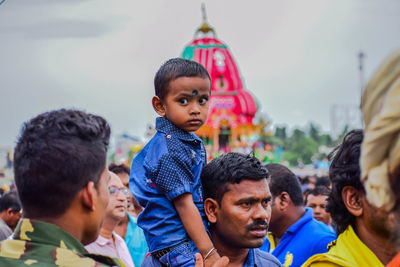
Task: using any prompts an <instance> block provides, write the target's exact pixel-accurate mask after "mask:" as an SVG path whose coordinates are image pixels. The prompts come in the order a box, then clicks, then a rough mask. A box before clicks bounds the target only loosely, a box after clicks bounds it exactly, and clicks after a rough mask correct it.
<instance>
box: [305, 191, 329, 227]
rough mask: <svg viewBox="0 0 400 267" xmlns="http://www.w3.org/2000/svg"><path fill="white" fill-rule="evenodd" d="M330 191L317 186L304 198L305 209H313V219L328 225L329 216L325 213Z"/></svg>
mask: <svg viewBox="0 0 400 267" xmlns="http://www.w3.org/2000/svg"><path fill="white" fill-rule="evenodd" d="M329 193H330V190H329V188H327V187H326V186H317V187H315V188H314V189H312V190H310V191H309V192H308V194H307V197H306V203H305V204H306V207H310V208H312V209H313V215H314V218H315V219H316V220H318V221H320V222H323V223H325V224H326V225H329V224H330V223H331V215H330V214H329V212H327V211H326V206H327V204H328V196H329Z"/></svg>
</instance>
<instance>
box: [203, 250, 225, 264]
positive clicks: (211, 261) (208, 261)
mask: <svg viewBox="0 0 400 267" xmlns="http://www.w3.org/2000/svg"><path fill="white" fill-rule="evenodd" d="M220 259H221V256H219V254H218V252H217V251H216V250H215V251H214V252H213V253H212V254H211V255H210V256H208V257H207V259H205V260H204V266H205V267H214V263H218V261H219V260H220ZM228 263H229V260H228ZM217 266H219V265H217ZM222 266H223V265H222Z"/></svg>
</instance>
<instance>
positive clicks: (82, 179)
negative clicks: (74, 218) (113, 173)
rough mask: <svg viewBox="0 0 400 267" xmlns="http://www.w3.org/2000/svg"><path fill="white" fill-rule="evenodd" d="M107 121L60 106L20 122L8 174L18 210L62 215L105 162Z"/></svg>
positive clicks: (97, 176) (37, 214)
mask: <svg viewBox="0 0 400 267" xmlns="http://www.w3.org/2000/svg"><path fill="white" fill-rule="evenodd" d="M109 137H110V126H109V125H108V123H107V122H106V120H105V119H103V118H102V117H100V116H96V115H92V114H87V113H85V112H83V111H78V110H67V109H60V110H55V111H50V112H46V113H42V114H40V115H38V116H36V117H35V118H33V119H31V120H30V121H28V122H26V123H25V124H24V126H23V128H22V130H21V135H20V137H19V140H18V142H17V145H16V147H15V154H14V155H15V156H14V174H15V182H16V185H17V188H18V194H19V198H20V200H21V203H22V206H23V209H24V214H25V216H27V217H30V218H40V217H56V216H59V215H61V214H63V213H64V212H65V211H66V209H67V208H68V206H69V205H70V203H71V201H72V200H73V198H74V197H75V196H76V194H77V193H78V192H79V191H80V190H81V189H82V188H83V187H85V186H86V185H87V183H88V182H89V181H93V182H94V184H95V185H96V186H97V184H98V181H99V179H100V175H101V173H102V172H103V170H104V168H105V167H106V153H107V147H108V142H109Z"/></svg>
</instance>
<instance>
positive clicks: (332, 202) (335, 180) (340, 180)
mask: <svg viewBox="0 0 400 267" xmlns="http://www.w3.org/2000/svg"><path fill="white" fill-rule="evenodd" d="M362 141H363V132H362V130H353V131H350V132H349V133H347V134H346V136H345V137H344V138H343V142H342V143H341V144H340V145H339V146H337V147H336V148H335V149H334V150H333V151H332V152H331V153H330V154H329V158H330V159H332V163H331V166H330V167H329V178H330V179H331V182H332V192H331V194H330V196H329V198H328V206H327V211H328V212H329V213H330V214H331V217H332V220H333V221H334V225H335V228H336V229H335V230H336V232H337V234H338V235H339V234H340V233H342V232H343V231H344V230H346V228H347V227H348V226H349V225H350V224H351V225H353V227H354V222H355V217H354V216H353V215H351V214H350V212H349V211H348V210H347V208H346V206H345V204H344V202H343V200H342V190H343V188H344V187H345V186H353V187H354V188H356V189H357V190H361V191H363V192H365V190H364V186H363V184H362V183H361V180H360V175H361V171H360V162H359V161H360V153H361V143H362Z"/></svg>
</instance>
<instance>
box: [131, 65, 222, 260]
mask: <svg viewBox="0 0 400 267" xmlns="http://www.w3.org/2000/svg"><path fill="white" fill-rule="evenodd" d="M154 86H155V94H156V96H154V97H153V99H152V104H153V108H154V109H155V111H156V112H157V113H158V114H159V115H160V116H161V117H159V118H157V120H156V130H157V133H156V134H155V136H154V137H153V138H152V139H151V140H150V141H149V143H148V144H147V145H146V146H145V147H144V148H143V149H142V150H141V151H140V153H139V154H138V155H137V157H136V158H135V159H134V160H133V162H132V168H131V177H130V188H131V190H132V192H133V194H134V196H135V198H136V200H137V201H138V202H139V204H140V205H141V206H143V207H144V210H143V212H142V213H141V214H140V215H139V217H138V225H139V226H140V227H141V228H142V229H143V230H144V233H145V236H146V240H147V244H148V246H149V251H150V252H151V256H149V257H147V258H146V259H145V260H144V262H143V264H142V266H153V263H151V262H158V263H160V264H163V265H169V266H194V264H195V257H194V254H195V252H197V250H198V251H199V252H200V253H201V255H202V256H203V258H204V264H205V266H210V265H211V264H212V263H214V262H215V261H216V260H218V259H219V258H220V257H219V255H218V253H217V251H216V250H215V248H214V246H213V244H212V242H211V240H210V238H209V235H208V233H207V230H206V219H205V214H204V207H203V200H204V198H203V189H202V185H201V180H200V173H201V169H202V167H203V165H204V164H205V163H206V152H205V148H204V145H203V143H202V141H201V139H199V138H198V137H197V136H196V135H195V134H193V133H192V132H194V131H196V130H197V129H199V128H200V127H201V126H202V125H203V124H204V123H205V122H206V119H207V114H208V106H209V101H208V100H209V97H210V88H211V80H210V76H209V74H208V72H207V70H206V69H205V68H204V67H203V66H202V65H201V64H199V63H197V62H194V61H190V60H186V59H181V58H174V59H170V60H168V61H167V62H166V63H164V64H163V65H162V66H161V68H160V69H159V70H158V72H157V73H156V76H155V78H154ZM154 258H156V259H157V261H154Z"/></svg>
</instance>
